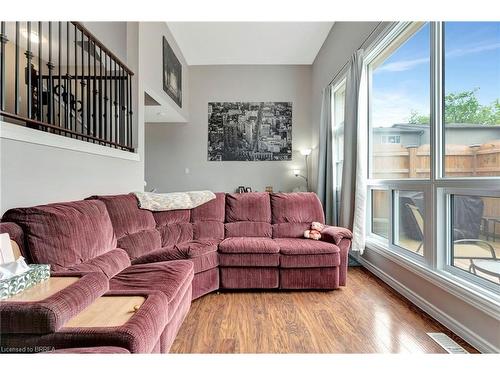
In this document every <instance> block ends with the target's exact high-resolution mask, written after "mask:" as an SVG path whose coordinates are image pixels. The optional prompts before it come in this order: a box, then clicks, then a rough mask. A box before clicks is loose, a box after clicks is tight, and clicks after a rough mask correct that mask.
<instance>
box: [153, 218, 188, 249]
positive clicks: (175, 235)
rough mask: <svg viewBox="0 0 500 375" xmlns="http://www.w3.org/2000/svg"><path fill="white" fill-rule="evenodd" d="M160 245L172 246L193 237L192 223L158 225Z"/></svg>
mask: <svg viewBox="0 0 500 375" xmlns="http://www.w3.org/2000/svg"><path fill="white" fill-rule="evenodd" d="M158 231H159V233H160V236H161V246H162V247H172V246H174V245H176V244H178V243H180V242H186V241H190V240H192V239H193V225H192V224H191V223H177V224H172V225H165V226H162V227H158Z"/></svg>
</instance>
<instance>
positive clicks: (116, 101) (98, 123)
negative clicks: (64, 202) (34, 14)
mask: <svg viewBox="0 0 500 375" xmlns="http://www.w3.org/2000/svg"><path fill="white" fill-rule="evenodd" d="M23 56H24V57H23ZM133 75H134V73H133V72H132V71H131V70H130V69H129V68H128V67H127V66H126V65H125V64H124V63H123V62H121V61H120V59H119V58H118V57H116V56H115V55H114V54H113V53H112V52H111V51H110V50H109V49H108V48H106V46H104V45H103V44H102V43H101V42H100V41H99V40H98V39H97V38H96V37H94V36H93V35H92V33H90V31H89V30H87V29H86V28H85V27H84V26H83V25H82V24H80V23H78V22H3V21H1V22H0V119H3V120H4V121H8V122H11V123H15V124H19V125H24V126H27V127H30V128H33V129H38V130H42V131H46V132H50V133H54V134H58V135H63V136H66V137H71V138H75V139H79V140H83V141H87V142H92V143H96V144H100V145H104V146H109V147H113V148H118V149H122V150H126V151H131V152H133V151H134V139H133V136H134V134H133V133H134V132H133V122H132V116H133V110H132V76H133Z"/></svg>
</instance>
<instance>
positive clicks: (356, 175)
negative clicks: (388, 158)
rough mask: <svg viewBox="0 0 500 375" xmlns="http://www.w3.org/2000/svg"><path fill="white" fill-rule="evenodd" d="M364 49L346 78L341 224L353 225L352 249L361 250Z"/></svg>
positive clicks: (364, 165) (354, 58) (363, 221)
mask: <svg viewBox="0 0 500 375" xmlns="http://www.w3.org/2000/svg"><path fill="white" fill-rule="evenodd" d="M363 57H364V51H363V50H358V51H356V52H355V53H354V54H353V55H352V57H351V61H350V63H349V70H348V71H347V79H346V98H345V120H344V166H343V170H342V189H341V195H340V196H341V198H340V217H339V224H340V226H343V227H347V228H350V229H352V232H353V239H352V250H353V251H359V252H360V253H361V254H362V253H363V251H364V248H365V234H366V178H367V160H368V142H367V139H368V112H367V105H366V93H367V87H366V86H367V83H366V72H365V66H364V61H363V60H364V58H363Z"/></svg>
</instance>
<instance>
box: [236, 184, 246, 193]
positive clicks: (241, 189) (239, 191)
mask: <svg viewBox="0 0 500 375" xmlns="http://www.w3.org/2000/svg"><path fill="white" fill-rule="evenodd" d="M244 192H245V187H244V186H238V193H240V194H241V193H244Z"/></svg>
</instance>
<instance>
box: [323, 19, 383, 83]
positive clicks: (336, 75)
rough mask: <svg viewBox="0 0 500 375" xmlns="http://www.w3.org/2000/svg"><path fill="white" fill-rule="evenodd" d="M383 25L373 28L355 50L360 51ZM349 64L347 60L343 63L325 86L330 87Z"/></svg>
mask: <svg viewBox="0 0 500 375" xmlns="http://www.w3.org/2000/svg"><path fill="white" fill-rule="evenodd" d="M382 23H384V22H383V21H380V22H379V23H378V24H377V26H375V27H374V28H373V30H372V31H371V32H370V34H368V36H367V37H366V38H365V40H363V43H361V45H360V46H359V47H358V48H357V49H361V48H363V46H364V45H365V43H366V42H367V41H368V40H369V39H370V38H371V36H372V35H373V34H374V33H375V31H377V29H378V28H379V27H380V25H381V24H382ZM348 64H349V60H347V61H346V62H345V64H344V65H342V67H341V68H340V69H339V70H338V71H337V73H335V75H334V76H333V78H332V80H331V81H330V83H329V84H328V85H326V86H327V87H328V86H330V85H331V84H332V83H333V82H334V81H335V80H336V79H337V77H338V76H339V75H340V73H342V71H343V70H344V69H345V68H346V67H347V65H348Z"/></svg>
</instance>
